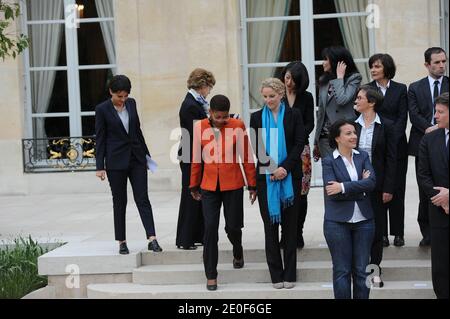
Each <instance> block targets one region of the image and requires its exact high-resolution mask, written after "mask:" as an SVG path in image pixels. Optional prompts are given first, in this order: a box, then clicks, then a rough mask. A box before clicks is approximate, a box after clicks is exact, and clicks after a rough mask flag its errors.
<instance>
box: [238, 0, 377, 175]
mask: <svg viewBox="0 0 450 319" xmlns="http://www.w3.org/2000/svg"><path fill="white" fill-rule="evenodd" d="M371 2H372V1H371V0H345V1H343V0H314V1H313V0H240V10H241V25H242V37H241V38H242V74H243V82H244V94H243V97H244V100H243V105H244V110H243V113H244V119H245V120H246V121H249V117H250V113H251V112H253V111H255V110H258V109H259V108H261V107H262V105H263V102H262V99H261V97H260V92H259V86H260V83H261V81H262V80H263V79H264V78H267V77H279V75H280V73H281V70H282V68H283V67H284V66H285V65H286V64H287V63H289V62H290V61H296V60H301V61H302V62H303V63H304V64H305V65H306V67H307V69H308V72H309V76H310V87H309V88H308V90H309V91H310V92H311V93H313V95H316V94H314V93H317V87H316V82H317V80H318V78H319V77H320V75H322V73H323V69H322V62H323V61H322V56H321V52H322V50H323V49H324V48H326V47H329V46H336V45H340V46H344V47H346V48H348V49H349V50H350V52H351V53H352V55H353V57H354V59H355V62H356V65H357V67H358V69H359V72H360V73H361V74H362V76H363V83H367V82H368V81H369V79H370V74H369V70H368V66H367V62H368V59H369V57H370V55H371V54H373V53H374V51H375V49H374V46H375V40H374V31H373V29H369V28H368V27H367V24H366V20H368V16H369V15H371V14H372V12H371V10H370V9H371V7H370V6H369V4H371ZM312 136H314V134H311V138H312ZM314 171H315V172H317V171H319V170H318V169H316V170H314ZM313 178H317V175H315V176H313ZM316 183H320V182H319V178H317V179H316Z"/></svg>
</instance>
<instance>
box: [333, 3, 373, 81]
mask: <svg viewBox="0 0 450 319" xmlns="http://www.w3.org/2000/svg"><path fill="white" fill-rule="evenodd" d="M334 3H335V5H336V11H337V13H344V12H365V11H366V7H367V0H334ZM338 20H339V26H340V28H341V32H342V37H343V38H344V45H345V47H346V48H347V49H349V50H350V52H351V53H352V55H353V58H367V57H369V55H370V46H369V30H368V29H367V26H366V17H365V16H363V17H351V18H339V19H338ZM358 70H359V72H360V73H361V75H362V77H363V81H362V83H368V82H369V80H370V74H369V67H368V65H367V63H365V64H364V66H362V64H359V65H358Z"/></svg>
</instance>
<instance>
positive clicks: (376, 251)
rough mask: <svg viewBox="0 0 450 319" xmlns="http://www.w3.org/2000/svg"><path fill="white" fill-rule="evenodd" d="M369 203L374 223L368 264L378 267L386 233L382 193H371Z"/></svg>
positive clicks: (381, 257)
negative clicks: (373, 234)
mask: <svg viewBox="0 0 450 319" xmlns="http://www.w3.org/2000/svg"><path fill="white" fill-rule="evenodd" d="M370 201H371V203H372V208H373V213H374V221H375V236H374V238H373V243H372V249H371V251H370V263H371V264H375V265H378V266H380V264H381V260H382V259H383V235H384V233H385V231H386V223H385V217H386V215H385V212H386V211H385V205H384V204H383V193H382V192H372V193H371V194H370Z"/></svg>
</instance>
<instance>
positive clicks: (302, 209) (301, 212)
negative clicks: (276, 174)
mask: <svg viewBox="0 0 450 319" xmlns="http://www.w3.org/2000/svg"><path fill="white" fill-rule="evenodd" d="M307 212H308V195H300V201H299V205H298V221H297V236H298V237H300V236H301V235H303V226H304V225H305V220H306V213H307Z"/></svg>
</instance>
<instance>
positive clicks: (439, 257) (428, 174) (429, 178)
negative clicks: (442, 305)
mask: <svg viewBox="0 0 450 319" xmlns="http://www.w3.org/2000/svg"><path fill="white" fill-rule="evenodd" d="M448 96H449V94H448V93H444V94H442V95H441V96H439V97H438V98H436V123H437V125H438V129H436V130H434V131H433V132H431V133H428V134H426V135H425V136H424V137H423V138H422V142H421V143H420V149H419V171H418V173H417V176H418V178H419V181H420V186H421V187H422V189H423V190H424V192H425V193H426V195H427V198H428V205H429V212H430V228H431V270H432V279H433V288H434V292H435V293H436V296H437V297H438V298H439V299H441V298H445V299H448V298H449V268H450V265H449V228H448V226H449V217H448V206H449V204H448V202H449V199H448V188H449V179H448V158H449V152H448V132H449V130H448V129H449V110H448Z"/></svg>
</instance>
